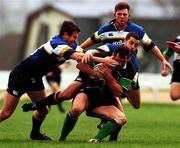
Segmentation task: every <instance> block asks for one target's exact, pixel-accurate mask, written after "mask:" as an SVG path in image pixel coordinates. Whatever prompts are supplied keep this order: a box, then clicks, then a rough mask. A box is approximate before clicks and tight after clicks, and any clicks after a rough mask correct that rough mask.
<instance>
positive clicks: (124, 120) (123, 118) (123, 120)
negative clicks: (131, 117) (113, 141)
mask: <svg viewBox="0 0 180 148" xmlns="http://www.w3.org/2000/svg"><path fill="white" fill-rule="evenodd" d="M116 120H117V121H118V122H119V123H120V124H121V125H124V124H126V123H127V118H126V116H125V114H121V115H118V117H117V119H116Z"/></svg>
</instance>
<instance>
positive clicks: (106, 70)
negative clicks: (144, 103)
mask: <svg viewBox="0 0 180 148" xmlns="http://www.w3.org/2000/svg"><path fill="white" fill-rule="evenodd" d="M98 71H99V72H100V73H101V74H102V75H103V77H104V78H105V80H106V84H107V85H108V86H109V87H110V89H111V91H112V92H113V94H114V96H116V97H119V96H121V95H122V94H123V88H122V87H121V85H119V83H118V82H117V80H116V79H115V78H114V77H113V76H112V74H111V67H109V66H107V65H105V64H102V65H101V66H99V67H98Z"/></svg>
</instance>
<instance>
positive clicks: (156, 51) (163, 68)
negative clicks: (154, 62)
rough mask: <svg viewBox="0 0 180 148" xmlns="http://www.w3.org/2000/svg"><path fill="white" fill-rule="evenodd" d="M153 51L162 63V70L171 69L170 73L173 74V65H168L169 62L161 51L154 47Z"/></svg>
mask: <svg viewBox="0 0 180 148" xmlns="http://www.w3.org/2000/svg"><path fill="white" fill-rule="evenodd" d="M151 51H152V53H153V54H154V55H155V56H156V57H157V58H158V59H159V60H160V61H161V63H162V70H166V69H169V71H170V72H172V70H173V69H172V67H171V65H170V64H169V63H168V61H167V60H166V59H165V57H164V56H163V55H162V53H161V51H160V49H159V48H158V47H157V46H154V48H152V49H151Z"/></svg>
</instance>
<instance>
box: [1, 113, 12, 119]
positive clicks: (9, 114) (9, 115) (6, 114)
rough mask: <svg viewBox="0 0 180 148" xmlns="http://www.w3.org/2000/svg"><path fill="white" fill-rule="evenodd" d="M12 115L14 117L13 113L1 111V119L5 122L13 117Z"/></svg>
mask: <svg viewBox="0 0 180 148" xmlns="http://www.w3.org/2000/svg"><path fill="white" fill-rule="evenodd" d="M11 115H12V112H11V111H1V114H0V116H1V117H0V119H1V120H5V119H7V118H9V117H11Z"/></svg>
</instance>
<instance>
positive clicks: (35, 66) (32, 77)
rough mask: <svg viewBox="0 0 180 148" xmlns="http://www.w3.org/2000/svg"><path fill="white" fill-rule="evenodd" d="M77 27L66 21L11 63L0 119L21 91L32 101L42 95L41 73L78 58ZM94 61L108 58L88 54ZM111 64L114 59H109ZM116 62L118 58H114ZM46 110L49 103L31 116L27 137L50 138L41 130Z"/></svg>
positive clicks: (8, 115) (43, 73)
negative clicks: (24, 54) (30, 51)
mask: <svg viewBox="0 0 180 148" xmlns="http://www.w3.org/2000/svg"><path fill="white" fill-rule="evenodd" d="M79 33H80V29H79V28H78V26H76V25H75V24H74V23H73V22H71V21H65V22H64V23H63V24H62V26H61V29H60V33H59V34H58V35H56V36H54V37H53V38H52V39H51V40H49V41H48V42H47V43H45V44H44V45H42V46H41V47H39V48H38V49H37V50H36V51H35V52H34V53H33V54H31V55H30V56H29V57H27V58H26V59H24V60H23V61H21V62H20V63H19V64H18V65H16V66H15V67H14V69H13V70H12V71H11V73H10V75H9V81H8V88H7V92H6V95H5V99H4V104H3V107H2V109H1V111H0V122H2V121H3V120H5V119H8V118H9V117H10V116H11V115H12V114H13V112H14V111H15V109H16V106H17V104H18V102H19V99H20V97H21V96H22V94H24V93H27V95H28V96H29V97H30V99H31V100H32V101H33V102H38V101H40V100H42V99H44V98H45V91H44V85H43V81H42V77H43V76H44V75H46V74H47V73H48V72H50V71H52V69H53V68H54V67H56V66H57V65H60V64H62V63H64V62H65V61H66V60H68V59H74V60H76V61H80V60H81V59H82V57H83V55H84V54H83V53H81V52H77V51H81V50H82V48H80V47H79V46H78V45H77V44H76V40H77V38H78V35H79ZM91 60H93V61H97V62H107V61H108V60H107V58H106V59H103V58H98V57H91ZM109 61H110V64H112V63H111V62H112V61H113V60H112V59H110V60H109ZM116 63H117V62H116ZM47 113H48V107H47V106H43V107H41V108H39V109H37V110H36V111H35V112H34V115H33V118H32V131H31V134H30V138H31V139H33V140H49V139H50V138H49V137H48V136H46V135H43V134H41V133H40V127H41V124H42V122H43V120H44V119H45V116H46V114H47Z"/></svg>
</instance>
